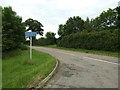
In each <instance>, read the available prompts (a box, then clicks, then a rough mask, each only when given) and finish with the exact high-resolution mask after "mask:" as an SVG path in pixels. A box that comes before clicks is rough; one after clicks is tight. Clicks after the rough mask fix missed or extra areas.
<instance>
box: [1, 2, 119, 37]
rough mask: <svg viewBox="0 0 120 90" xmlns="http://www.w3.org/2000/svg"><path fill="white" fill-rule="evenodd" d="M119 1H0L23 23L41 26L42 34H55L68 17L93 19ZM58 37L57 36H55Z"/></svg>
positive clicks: (113, 6) (116, 4)
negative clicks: (37, 22)
mask: <svg viewBox="0 0 120 90" xmlns="http://www.w3.org/2000/svg"><path fill="white" fill-rule="evenodd" d="M119 1H120V0H0V4H1V5H2V6H3V7H4V6H12V8H13V10H14V11H16V12H17V14H18V15H19V16H21V17H22V18H23V21H25V20H26V19H28V18H33V19H35V20H38V21H39V22H41V23H42V24H43V26H44V27H43V29H44V34H45V33H46V32H48V31H52V32H55V33H57V31H58V25H59V24H64V23H65V22H66V20H67V19H68V18H69V17H73V16H80V17H82V18H83V19H84V20H85V19H86V17H89V18H95V17H96V16H98V15H99V14H100V13H101V12H102V11H104V10H105V11H106V10H107V9H108V8H115V7H116V6H118V2H119ZM56 37H58V35H56Z"/></svg>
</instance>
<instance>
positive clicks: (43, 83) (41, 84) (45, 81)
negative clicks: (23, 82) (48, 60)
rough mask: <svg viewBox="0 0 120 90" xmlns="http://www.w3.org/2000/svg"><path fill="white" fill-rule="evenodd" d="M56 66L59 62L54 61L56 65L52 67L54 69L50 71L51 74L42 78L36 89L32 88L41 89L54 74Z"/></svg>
mask: <svg viewBox="0 0 120 90" xmlns="http://www.w3.org/2000/svg"><path fill="white" fill-rule="evenodd" d="M58 66H59V60H58V59H56V65H55V67H54V69H53V70H52V71H51V73H50V74H49V75H48V76H47V77H46V78H44V79H43V80H42V81H41V82H40V83H39V84H38V85H37V86H36V87H33V88H43V87H44V85H45V84H46V83H47V82H48V81H49V80H50V79H51V78H52V76H53V75H54V74H55V73H56V71H57V69H58Z"/></svg>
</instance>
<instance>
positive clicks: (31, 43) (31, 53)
mask: <svg viewBox="0 0 120 90" xmlns="http://www.w3.org/2000/svg"><path fill="white" fill-rule="evenodd" d="M30 61H32V36H30Z"/></svg>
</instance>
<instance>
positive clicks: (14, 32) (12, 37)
mask: <svg viewBox="0 0 120 90" xmlns="http://www.w3.org/2000/svg"><path fill="white" fill-rule="evenodd" d="M2 26H3V27H2V47H3V49H2V50H3V51H6V50H11V49H15V48H19V47H20V46H21V44H23V43H24V37H25V36H24V32H25V27H24V25H23V23H22V18H21V17H20V16H18V15H17V14H16V12H15V11H13V10H12V7H4V8H3V9H2Z"/></svg>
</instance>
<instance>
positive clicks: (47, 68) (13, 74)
mask: <svg viewBox="0 0 120 90" xmlns="http://www.w3.org/2000/svg"><path fill="white" fill-rule="evenodd" d="M55 64H56V60H55V58H53V57H52V56H50V55H49V54H46V53H42V52H38V51H35V50H33V60H32V63H30V60H29V50H24V51H21V50H16V51H11V52H8V53H6V55H4V57H3V60H2V68H3V69H2V71H3V73H2V84H3V88H25V87H26V86H27V85H28V84H30V82H32V81H33V80H34V79H35V78H36V77H38V76H39V78H40V79H43V78H45V77H46V76H47V75H48V74H49V73H50V72H51V71H52V70H53V68H54V66H55Z"/></svg>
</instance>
